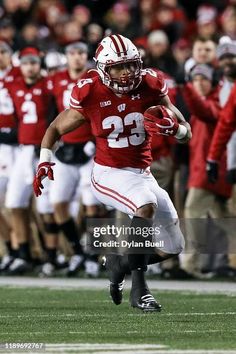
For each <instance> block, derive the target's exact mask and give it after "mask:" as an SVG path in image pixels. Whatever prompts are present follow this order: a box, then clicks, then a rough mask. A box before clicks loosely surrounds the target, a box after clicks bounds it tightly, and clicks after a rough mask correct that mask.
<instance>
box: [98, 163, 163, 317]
mask: <svg viewBox="0 0 236 354" xmlns="http://www.w3.org/2000/svg"><path fill="white" fill-rule="evenodd" d="M92 188H93V191H94V193H95V196H96V197H97V198H98V199H100V201H101V202H102V203H104V204H107V205H110V206H112V207H114V208H116V209H118V210H120V211H122V212H123V213H126V214H129V215H131V216H132V217H133V219H132V222H131V228H130V229H131V230H135V232H133V233H130V234H129V235H128V238H129V242H132V241H137V235H138V231H139V234H140V229H142V228H149V227H150V226H152V223H153V218H154V215H155V209H156V205H157V198H156V195H155V193H154V192H153V191H152V190H151V189H150V186H149V184H148V183H147V182H146V180H145V179H144V178H143V177H142V174H141V173H140V172H138V169H136V170H132V171H131V170H130V169H116V168H111V167H104V166H100V165H97V164H95V167H94V169H93V175H92ZM136 231H137V232H136ZM143 251H144V250H143V249H142V250H141V251H140V252H138V254H137V252H136V254H135V253H134V252H131V253H129V255H128V264H129V269H130V270H131V274H132V291H131V304H132V306H135V307H139V308H142V309H143V310H147V311H158V310H160V305H159V304H158V303H157V302H156V301H155V300H154V298H153V297H152V296H151V295H150V292H149V289H148V286H147V284H146V281H145V271H146V269H147V262H148V256H147V254H144V252H143ZM112 264H114V265H113V267H112V269H108V271H109V275H110V282H111V285H110V293H111V296H112V298H113V301H114V302H115V303H117V302H116V300H117V299H119V298H121V292H122V282H123V279H124V276H125V267H122V269H123V271H122V269H120V268H121V267H119V265H117V262H116V264H115V262H112V261H111V262H109V263H108V268H109V265H111V266H112ZM114 293H115V296H114ZM119 303H120V302H119Z"/></svg>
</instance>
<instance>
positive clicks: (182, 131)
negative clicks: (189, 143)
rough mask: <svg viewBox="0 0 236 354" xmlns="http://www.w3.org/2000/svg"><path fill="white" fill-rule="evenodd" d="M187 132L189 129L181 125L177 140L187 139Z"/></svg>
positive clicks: (176, 135)
mask: <svg viewBox="0 0 236 354" xmlns="http://www.w3.org/2000/svg"><path fill="white" fill-rule="evenodd" d="M187 131H188V130H187V128H186V127H185V126H184V125H182V124H180V125H179V128H178V130H177V133H176V134H175V137H176V139H183V138H185V136H186V134H187Z"/></svg>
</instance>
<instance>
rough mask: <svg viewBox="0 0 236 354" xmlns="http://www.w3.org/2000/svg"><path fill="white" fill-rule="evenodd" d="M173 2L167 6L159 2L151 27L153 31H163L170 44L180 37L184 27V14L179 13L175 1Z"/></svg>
mask: <svg viewBox="0 0 236 354" xmlns="http://www.w3.org/2000/svg"><path fill="white" fill-rule="evenodd" d="M174 2H175V4H174V3H173V5H167V4H165V1H164V2H161V3H160V5H159V6H158V7H157V9H156V11H155V13H154V16H153V21H152V25H151V29H153V30H154V29H158V30H163V31H165V32H166V34H167V36H168V38H169V41H170V43H171V44H172V43H174V42H175V41H177V40H178V39H179V38H180V37H181V35H182V33H183V30H184V27H185V17H184V13H183V12H180V13H179V11H178V10H177V9H176V6H177V4H176V1H174ZM182 15H183V16H182Z"/></svg>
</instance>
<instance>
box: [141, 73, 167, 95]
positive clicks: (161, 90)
mask: <svg viewBox="0 0 236 354" xmlns="http://www.w3.org/2000/svg"><path fill="white" fill-rule="evenodd" d="M145 72H146V80H147V83H148V86H149V87H151V88H152V89H154V90H155V91H156V93H157V96H159V98H160V99H161V98H162V97H164V96H166V95H168V85H167V82H166V80H165V75H164V73H162V72H161V71H159V70H156V69H151V68H148V69H145Z"/></svg>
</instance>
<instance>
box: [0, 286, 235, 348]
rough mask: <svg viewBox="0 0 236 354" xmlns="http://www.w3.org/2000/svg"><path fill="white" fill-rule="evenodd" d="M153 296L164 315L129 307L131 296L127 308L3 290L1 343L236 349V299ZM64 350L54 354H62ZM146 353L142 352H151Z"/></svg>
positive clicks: (60, 294)
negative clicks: (147, 312) (159, 304)
mask: <svg viewBox="0 0 236 354" xmlns="http://www.w3.org/2000/svg"><path fill="white" fill-rule="evenodd" d="M153 295H155V296H156V297H157V298H158V299H159V300H160V302H161V303H162V305H163V311H162V312H161V313H154V314H143V313H142V312H140V311H139V310H136V309H132V308H130V307H129V302H128V292H126V293H125V301H124V303H123V304H122V305H119V306H115V305H113V304H112V303H111V300H110V299H109V296H108V293H107V291H106V290H85V289H79V290H74V289H71V290H61V289H48V288H17V287H16V288H12V287H2V288H1V291H0V342H1V343H4V342H43V343H57V344H60V343H70V344H71V346H70V347H71V350H69V351H65V352H66V353H68V352H71V353H75V352H76V353H100V350H102V348H103V349H104V347H103V346H97V347H96V346H94V345H93V346H92V345H91V346H90V347H89V346H88V349H86V348H85V347H83V349H76V344H79V343H94V344H95V343H101V344H103V343H110V346H109V345H108V346H107V350H106V351H102V353H104V352H107V353H108V352H109V353H113V352H114V353H115V350H118V348H119V346H118V345H117V346H114V343H123V344H126V345H127V344H129V345H136V346H137V348H138V345H139V344H140V345H147V344H149V345H150V346H149V347H147V348H152V346H153V345H155V346H154V348H156V349H155V351H151V353H154V352H155V353H159V349H158V347H159V346H160V348H162V347H164V346H165V350H168V351H169V350H170V352H171V350H173V349H179V350H180V351H176V352H178V353H182V351H181V349H204V350H205V349H218V350H219V349H221V350H223V351H222V353H224V352H225V350H226V349H231V350H232V349H236V296H235V295H232V294H231V295H230V294H228V295H223V294H196V293H191V292H180V291H178V292H173V291H160V292H158V294H157V292H156V291H153ZM73 343H75V345H74V347H73V345H72V344H73ZM46 347H47V346H46ZM47 348H49V349H50V346H49V347H47ZM53 348H54V349H55V346H54V347H53V346H52V350H53ZM78 348H80V347H79V346H78ZM91 348H93V350H92V349H91ZM94 348H97V349H94ZM112 348H113V349H112ZM120 348H122V346H120ZM129 348H134V347H132V346H130V347H129ZM49 349H48V350H49ZM67 349H68V348H67ZM126 349H127V348H126ZM60 350H61V351H59V348H58V351H57V350H55V351H54V353H55V352H57V353H59V352H61V353H62V352H64V351H62V349H60ZM81 350H82V351H81ZM146 350H147V351H141V352H140V353H148V352H149V350H148V349H146ZM150 350H151V349H150ZM160 350H161V349H160ZM135 351H136V352H137V350H132V351H130V353H131V352H135ZM50 352H51V351H50ZM118 352H119V353H120V351H118ZM121 352H122V353H123V351H121ZM160 352H161V351H160ZM232 352H234V351H232ZM0 353H1V350H0ZM44 353H45V352H44ZM124 353H128V352H127V351H124ZM183 353H184V352H183ZM201 353H203V352H201ZM204 353H205V352H204ZM213 353H217V352H215V351H214V352H213ZM235 353H236V351H235Z"/></svg>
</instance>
